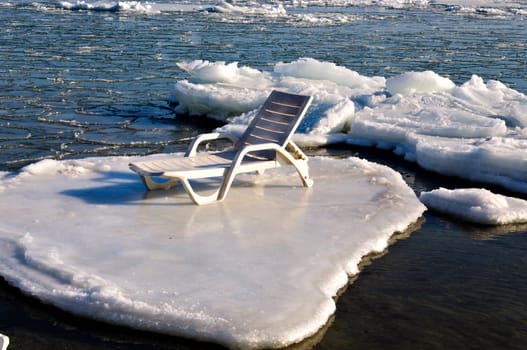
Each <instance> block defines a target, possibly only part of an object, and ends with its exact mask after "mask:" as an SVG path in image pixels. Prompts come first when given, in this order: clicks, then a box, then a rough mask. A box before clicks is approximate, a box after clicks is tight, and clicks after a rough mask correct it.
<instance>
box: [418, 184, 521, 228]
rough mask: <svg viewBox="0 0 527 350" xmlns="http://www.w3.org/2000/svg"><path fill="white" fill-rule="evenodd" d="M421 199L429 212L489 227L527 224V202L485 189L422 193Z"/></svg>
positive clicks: (443, 189)
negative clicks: (432, 210)
mask: <svg viewBox="0 0 527 350" xmlns="http://www.w3.org/2000/svg"><path fill="white" fill-rule="evenodd" d="M419 199H420V200H421V201H422V202H423V203H424V204H425V205H426V206H427V207H428V208H430V209H434V210H437V211H439V212H442V213H445V214H448V215H452V216H454V217H457V218H461V219H463V220H466V221H471V222H475V223H478V224H486V225H503V224H520V223H525V222H527V201H526V200H523V199H519V198H514V197H507V196H503V195H501V194H495V193H492V192H490V191H489V190H486V189H480V188H462V189H454V190H448V189H445V188H440V189H437V190H433V191H429V192H423V193H421V195H420V197H419Z"/></svg>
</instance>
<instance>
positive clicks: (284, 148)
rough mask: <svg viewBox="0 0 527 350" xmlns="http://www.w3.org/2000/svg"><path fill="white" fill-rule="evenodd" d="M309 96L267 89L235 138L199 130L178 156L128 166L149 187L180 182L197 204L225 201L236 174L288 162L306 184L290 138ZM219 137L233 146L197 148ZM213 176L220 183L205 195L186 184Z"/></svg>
mask: <svg viewBox="0 0 527 350" xmlns="http://www.w3.org/2000/svg"><path fill="white" fill-rule="evenodd" d="M311 100H312V98H311V96H302V95H294V94H290V93H285V92H280V91H273V92H272V93H271V95H270V96H269V97H268V98H267V100H266V101H265V103H264V104H263V106H262V107H261V109H260V110H259V112H258V113H257V115H256V116H255V117H254V119H253V120H252V121H251V123H250V124H249V126H248V127H247V130H246V131H245V133H244V134H243V135H242V136H241V137H240V138H239V139H236V138H235V137H234V136H233V135H230V134H224V133H209V134H202V135H199V136H197V137H196V138H195V139H194V140H193V141H192V142H191V144H190V145H189V148H188V149H187V152H186V153H185V156H184V157H172V158H166V159H159V160H149V161H144V162H142V161H138V162H133V163H131V164H130V169H132V170H133V171H135V172H136V173H137V174H139V176H140V177H141V179H142V180H143V183H144V184H145V186H146V187H147V188H148V189H149V190H157V189H168V188H170V187H172V186H174V185H176V184H177V182H178V181H180V182H181V184H182V185H183V188H184V189H185V190H186V192H187V193H188V195H189V196H190V198H191V199H192V201H193V202H194V203H196V204H198V205H202V204H208V203H212V202H215V201H222V200H223V199H225V197H226V195H227V192H228V191H229V189H230V187H231V184H232V182H233V180H234V177H235V176H236V175H237V174H240V173H247V172H258V173H262V172H264V171H265V170H267V169H272V168H276V167H279V166H281V165H284V164H289V165H292V166H293V167H294V168H295V169H296V171H297V173H298V175H299V176H300V179H301V180H302V183H303V185H304V186H305V187H311V186H312V185H313V181H312V180H311V179H310V178H309V169H308V165H307V161H308V160H307V157H306V155H305V154H304V153H303V152H302V151H301V150H300V148H299V147H298V146H296V145H295V144H294V143H293V141H291V140H290V138H291V136H292V135H293V134H294V132H295V130H296V128H297V127H298V125H299V124H300V121H301V120H302V118H303V116H304V114H305V113H306V111H307V108H308V107H309V105H310V104H311ZM219 138H228V139H230V140H231V141H232V142H233V143H234V147H233V149H232V150H228V151H222V152H216V153H205V152H202V153H198V152H197V149H198V146H199V145H200V144H201V143H202V142H205V141H210V140H215V139H219ZM214 177H221V178H222V180H221V184H220V185H219V187H218V189H217V190H215V191H214V193H212V194H209V195H200V194H198V193H196V191H195V190H194V188H193V186H192V185H191V183H190V180H194V179H204V178H214ZM156 178H161V180H156Z"/></svg>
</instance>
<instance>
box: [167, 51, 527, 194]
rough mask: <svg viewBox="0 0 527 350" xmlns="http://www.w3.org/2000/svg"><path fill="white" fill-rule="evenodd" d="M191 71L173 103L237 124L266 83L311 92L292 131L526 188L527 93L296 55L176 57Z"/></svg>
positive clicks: (310, 141) (303, 140) (231, 126)
mask: <svg viewBox="0 0 527 350" xmlns="http://www.w3.org/2000/svg"><path fill="white" fill-rule="evenodd" d="M179 66H180V68H182V69H183V70H185V71H186V72H187V73H188V74H189V76H190V77H191V79H189V80H180V81H177V82H176V83H175V84H174V86H173V88H172V91H171V99H172V101H173V102H177V103H179V105H178V106H177V109H176V110H177V111H178V112H180V113H189V114H191V115H203V114H207V115H209V116H210V117H213V118H216V119H220V120H224V121H226V122H227V124H226V125H225V126H223V127H222V128H221V129H222V130H223V131H231V132H241V131H242V130H243V129H244V127H245V126H246V125H247V124H248V123H249V121H250V119H251V118H252V116H253V115H254V110H255V109H256V108H257V107H258V106H259V105H260V104H261V103H262V101H263V100H264V99H265V97H266V96H267V95H268V94H269V92H270V91H271V90H272V89H282V90H286V91H291V92H296V93H301V94H308V95H312V96H314V102H313V104H312V107H311V108H310V110H309V112H308V114H307V115H306V117H305V119H304V121H303V123H302V124H301V126H300V128H299V132H300V134H296V135H295V141H297V142H298V143H300V144H302V145H324V144H328V143H334V142H347V143H350V144H355V145H362V146H373V147H379V148H383V149H387V150H393V151H394V152H395V153H397V154H399V155H401V156H402V157H404V158H405V159H407V160H410V161H414V162H416V163H417V164H419V165H420V166H421V167H423V168H426V169H428V170H432V171H435V172H438V173H441V174H445V175H455V176H459V177H462V178H466V179H470V180H475V181H481V182H487V183H492V184H499V185H501V186H503V187H505V188H507V189H510V190H513V191H518V192H523V193H527V96H526V95H525V94H523V93H521V92H519V91H516V90H514V89H512V88H509V87H507V86H506V85H504V84H503V83H501V82H499V81H496V80H489V81H487V82H485V81H484V80H483V79H482V78H481V77H479V76H476V75H474V76H472V77H471V78H470V79H469V80H468V81H466V82H465V83H463V84H461V85H457V84H455V83H454V82H453V81H451V80H450V79H448V78H446V77H442V76H439V75H438V74H436V73H435V72H432V71H424V72H406V73H403V74H401V75H398V76H393V77H388V78H385V77H366V76H362V75H360V74H359V73H357V72H356V71H353V70H351V69H349V68H347V67H343V66H338V65H336V64H334V63H331V62H322V61H317V60H315V59H312V58H301V59H299V60H297V61H293V62H287V63H285V62H278V63H277V64H276V65H275V66H274V69H273V71H271V72H268V71H259V70H256V69H254V68H251V67H246V66H239V65H238V64H237V63H236V62H231V63H225V62H207V61H191V62H181V63H180V65H179Z"/></svg>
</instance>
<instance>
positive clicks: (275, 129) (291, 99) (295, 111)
mask: <svg viewBox="0 0 527 350" xmlns="http://www.w3.org/2000/svg"><path fill="white" fill-rule="evenodd" d="M311 100H312V97H311V96H304V95H295V94H290V93H286V92H281V91H276V90H274V91H273V92H272V93H271V95H269V97H268V98H267V100H266V101H265V102H264V104H263V106H262V107H261V108H260V110H259V111H258V113H257V114H256V116H255V117H254V118H253V120H252V121H251V123H250V124H249V126H248V127H247V130H246V131H245V133H244V134H243V135H242V137H241V138H240V139H239V141H238V142H237V143H236V146H235V147H236V148H240V147H243V146H246V145H254V144H261V143H269V142H271V143H276V144H278V145H280V146H281V147H285V146H286V145H287V143H288V142H289V139H290V138H291V136H292V135H293V134H294V132H295V130H296V128H297V127H298V125H299V124H300V121H301V120H302V118H303V117H304V115H305V113H306V111H307V109H308V107H309V105H310V104H311ZM252 156H254V157H258V158H265V159H273V158H274V156H275V152H273V151H271V152H269V151H262V152H253V153H252Z"/></svg>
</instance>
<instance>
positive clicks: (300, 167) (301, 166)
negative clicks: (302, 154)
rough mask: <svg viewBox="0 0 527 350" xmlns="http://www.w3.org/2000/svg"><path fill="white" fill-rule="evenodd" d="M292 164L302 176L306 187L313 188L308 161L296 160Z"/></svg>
mask: <svg viewBox="0 0 527 350" xmlns="http://www.w3.org/2000/svg"><path fill="white" fill-rule="evenodd" d="M292 164H293V166H294V167H295V169H296V171H297V173H298V175H299V176H300V179H301V180H302V183H303V184H304V187H311V186H313V180H312V179H310V178H309V167H308V166H307V161H306V160H295V161H294V162H293V163H292Z"/></svg>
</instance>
